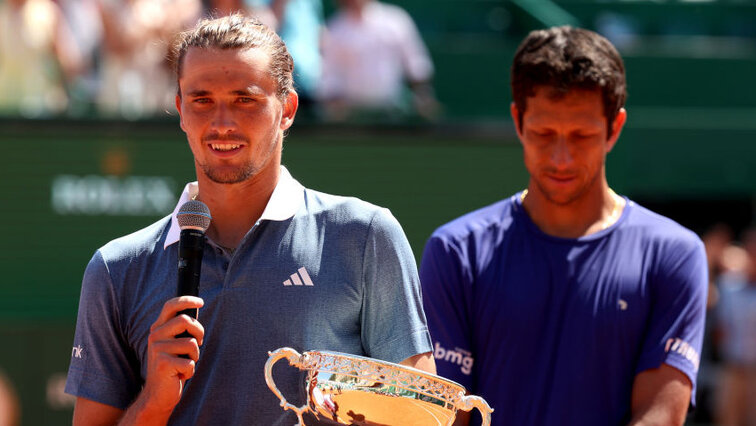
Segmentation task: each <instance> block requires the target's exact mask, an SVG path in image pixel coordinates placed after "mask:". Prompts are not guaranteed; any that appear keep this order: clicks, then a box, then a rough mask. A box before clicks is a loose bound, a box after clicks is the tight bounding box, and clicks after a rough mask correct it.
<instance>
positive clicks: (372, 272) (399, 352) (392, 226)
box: [360, 209, 433, 362]
mask: <svg viewBox="0 0 756 426" xmlns="http://www.w3.org/2000/svg"><path fill="white" fill-rule="evenodd" d="M362 282H363V295H362V302H363V304H362V313H361V320H360V321H361V324H360V325H361V339H362V346H363V348H364V349H365V352H366V353H367V354H368V356H371V357H373V358H378V359H384V360H387V361H391V362H401V361H402V360H404V359H406V358H409V357H412V356H413V355H416V354H421V353H425V352H431V351H432V348H433V346H432V344H431V340H430V335H429V333H428V325H427V323H426V320H425V314H424V313H423V306H422V298H421V296H420V280H419V279H418V276H417V266H416V264H415V256H414V255H413V254H412V249H411V247H410V245H409V242H407V237H406V236H405V235H404V231H403V230H402V228H401V226H400V225H399V222H397V220H396V219H395V218H394V217H393V216H392V215H391V213H390V212H389V211H388V210H386V209H380V210H378V211H376V212H375V214H374V215H373V217H372V219H371V222H370V225H369V229H368V233H367V239H366V241H365V246H364V253H363V254H362ZM387 318H390V320H387Z"/></svg>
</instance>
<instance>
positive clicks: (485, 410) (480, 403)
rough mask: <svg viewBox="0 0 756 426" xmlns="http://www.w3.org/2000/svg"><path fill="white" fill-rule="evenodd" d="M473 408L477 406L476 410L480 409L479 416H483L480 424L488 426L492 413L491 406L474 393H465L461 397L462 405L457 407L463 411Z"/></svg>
mask: <svg viewBox="0 0 756 426" xmlns="http://www.w3.org/2000/svg"><path fill="white" fill-rule="evenodd" d="M473 408H477V409H478V411H480V416H481V417H482V418H483V423H481V426H490V425H491V413H493V408H491V406H490V405H488V403H487V402H486V400H485V399H483V398H481V397H479V396H475V395H467V396H465V397H463V398H462V405H461V406H460V407H459V409H460V410H464V411H472V409H473Z"/></svg>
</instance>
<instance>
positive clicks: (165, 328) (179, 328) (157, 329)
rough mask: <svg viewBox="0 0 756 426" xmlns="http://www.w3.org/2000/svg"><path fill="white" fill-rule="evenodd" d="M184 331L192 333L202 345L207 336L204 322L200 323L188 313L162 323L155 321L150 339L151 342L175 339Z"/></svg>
mask: <svg viewBox="0 0 756 426" xmlns="http://www.w3.org/2000/svg"><path fill="white" fill-rule="evenodd" d="M183 332H187V333H189V334H191V335H192V336H193V337H194V338H195V339H197V342H198V344H199V345H200V346H202V342H203V340H204V338H205V328H204V327H202V324H200V322H199V321H197V320H196V319H194V318H192V317H190V316H188V315H179V316H177V317H172V318H171V319H170V320H168V321H167V322H165V323H163V324H160V325H158V323H157V322H155V324H153V326H152V331H151V332H150V336H149V338H148V339H149V341H150V342H160V341H164V340H173V338H174V337H176V336H178V335H179V334H181V333H183Z"/></svg>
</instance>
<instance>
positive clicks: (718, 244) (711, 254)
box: [701, 223, 732, 309]
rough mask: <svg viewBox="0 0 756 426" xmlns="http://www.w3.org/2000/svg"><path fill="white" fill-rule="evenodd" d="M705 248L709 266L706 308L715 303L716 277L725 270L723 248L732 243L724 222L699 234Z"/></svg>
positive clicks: (717, 295)
mask: <svg viewBox="0 0 756 426" xmlns="http://www.w3.org/2000/svg"><path fill="white" fill-rule="evenodd" d="M701 240H702V241H703V243H704V248H706V262H707V263H708V266H709V297H708V301H707V308H708V309H711V308H713V307H714V306H715V305H716V304H717V300H718V299H719V290H718V289H717V279H718V278H719V276H720V275H721V274H722V273H723V272H724V271H725V256H724V253H725V250H726V249H727V248H728V247H730V246H731V245H732V230H731V229H730V227H729V226H727V225H725V224H724V223H717V224H715V225H714V226H712V227H711V228H710V229H709V230H708V231H706V233H704V234H703V235H701Z"/></svg>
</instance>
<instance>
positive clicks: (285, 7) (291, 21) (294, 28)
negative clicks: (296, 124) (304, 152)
mask: <svg viewBox="0 0 756 426" xmlns="http://www.w3.org/2000/svg"><path fill="white" fill-rule="evenodd" d="M208 9H209V12H210V13H211V14H213V15H214V16H225V15H229V14H231V13H233V12H235V11H241V12H243V13H246V14H249V15H254V16H256V17H257V18H258V19H259V20H261V21H262V22H263V23H264V24H265V25H267V26H269V27H270V28H273V29H275V30H276V32H277V33H278V35H279V36H281V38H282V39H283V41H284V43H286V48H287V49H288V50H289V53H290V54H291V56H292V57H293V58H294V86H295V88H296V90H297V94H298V95H299V106H300V109H301V108H303V107H304V108H307V107H308V106H309V104H311V103H312V99H313V98H314V94H315V90H316V87H317V84H318V81H319V80H320V71H321V58H320V39H321V33H322V31H323V2H322V0H247V1H245V0H209V4H208Z"/></svg>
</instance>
